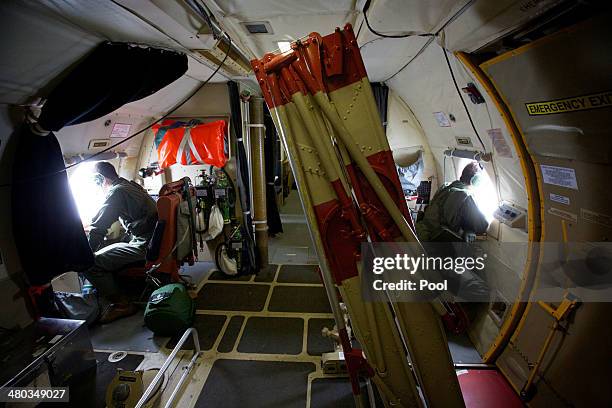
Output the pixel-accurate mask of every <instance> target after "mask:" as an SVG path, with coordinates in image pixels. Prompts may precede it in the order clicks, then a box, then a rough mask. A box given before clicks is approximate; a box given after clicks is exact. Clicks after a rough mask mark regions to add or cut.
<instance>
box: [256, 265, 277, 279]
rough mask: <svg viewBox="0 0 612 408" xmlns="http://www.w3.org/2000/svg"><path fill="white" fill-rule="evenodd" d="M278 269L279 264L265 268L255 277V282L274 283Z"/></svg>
mask: <svg viewBox="0 0 612 408" xmlns="http://www.w3.org/2000/svg"><path fill="white" fill-rule="evenodd" d="M277 269H278V265H277V264H268V266H266V267H265V268H262V270H260V271H259V273H258V274H257V275H256V276H255V282H272V281H273V280H274V276H275V275H276V270H277Z"/></svg>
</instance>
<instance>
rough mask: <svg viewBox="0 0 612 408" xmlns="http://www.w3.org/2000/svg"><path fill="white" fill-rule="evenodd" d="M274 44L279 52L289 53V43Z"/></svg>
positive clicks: (278, 42) (279, 42)
mask: <svg viewBox="0 0 612 408" xmlns="http://www.w3.org/2000/svg"><path fill="white" fill-rule="evenodd" d="M276 43H277V44H278V49H279V50H280V51H281V52H287V51H291V41H277V42H276Z"/></svg>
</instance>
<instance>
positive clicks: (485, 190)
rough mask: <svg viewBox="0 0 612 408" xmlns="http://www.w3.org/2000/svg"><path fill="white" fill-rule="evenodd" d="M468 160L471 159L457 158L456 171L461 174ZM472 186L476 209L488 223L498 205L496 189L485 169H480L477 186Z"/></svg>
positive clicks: (491, 219)
mask: <svg viewBox="0 0 612 408" xmlns="http://www.w3.org/2000/svg"><path fill="white" fill-rule="evenodd" d="M470 162H471V160H469V159H459V161H458V164H457V171H458V172H459V175H461V172H462V171H463V168H464V167H465V166H466V165H467V164H468V163H470ZM472 188H473V190H472V191H473V195H474V201H475V202H476V205H477V206H478V209H479V210H480V212H482V214H483V215H484V216H485V218H486V219H487V221H488V222H489V223H490V222H491V221H493V213H494V212H495V210H496V209H497V207H498V206H499V202H498V200H497V190H496V189H495V185H494V184H493V181H491V178H490V177H489V174H488V173H487V172H486V171H485V170H483V171H482V176H481V178H480V183H479V184H478V186H474V187H472Z"/></svg>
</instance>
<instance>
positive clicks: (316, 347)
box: [306, 318, 335, 356]
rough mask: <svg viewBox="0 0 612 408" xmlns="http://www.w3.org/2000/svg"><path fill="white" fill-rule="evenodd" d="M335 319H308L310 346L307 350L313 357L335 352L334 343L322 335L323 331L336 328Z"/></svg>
mask: <svg viewBox="0 0 612 408" xmlns="http://www.w3.org/2000/svg"><path fill="white" fill-rule="evenodd" d="M334 324H335V323H334V319H314V318H313V319H308V345H307V348H306V350H307V351H308V354H310V355H311V356H317V355H318V356H320V355H321V354H323V353H329V352H332V351H334V341H333V340H332V339H330V338H328V337H323V336H322V335H321V330H323V328H324V327H327V328H328V329H329V330H333V328H334Z"/></svg>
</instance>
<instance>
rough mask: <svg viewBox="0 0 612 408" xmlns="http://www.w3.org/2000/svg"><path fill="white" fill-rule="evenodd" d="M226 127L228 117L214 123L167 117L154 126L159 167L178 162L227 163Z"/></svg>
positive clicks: (220, 165) (218, 164)
mask: <svg viewBox="0 0 612 408" xmlns="http://www.w3.org/2000/svg"><path fill="white" fill-rule="evenodd" d="M225 129H226V124H225V121H224V120H217V121H214V122H210V123H200V121H198V120H192V121H190V122H177V121H173V120H164V121H162V122H161V123H158V124H156V125H153V132H154V134H155V137H154V142H155V148H156V149H157V157H158V162H159V166H160V167H161V168H162V169H165V168H166V167H170V166H172V165H173V164H174V163H179V164H184V165H188V164H210V165H213V166H215V167H219V168H221V167H223V166H225V163H227V156H226V155H225Z"/></svg>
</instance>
